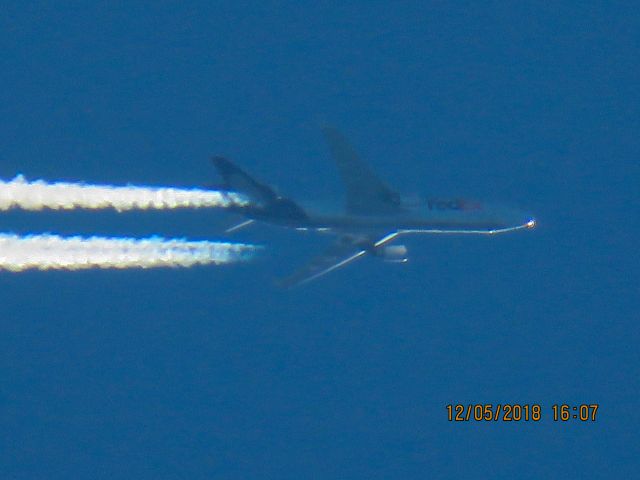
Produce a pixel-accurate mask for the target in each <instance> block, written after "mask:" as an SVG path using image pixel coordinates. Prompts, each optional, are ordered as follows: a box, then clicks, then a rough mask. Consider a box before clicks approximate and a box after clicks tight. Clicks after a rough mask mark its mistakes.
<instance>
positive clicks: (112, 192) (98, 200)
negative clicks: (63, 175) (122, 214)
mask: <svg viewBox="0 0 640 480" xmlns="http://www.w3.org/2000/svg"><path fill="white" fill-rule="evenodd" d="M246 204H247V200H246V199H245V198H244V197H243V196H242V195H239V194H236V193H233V192H222V191H217V190H203V189H198V188H192V189H186V188H171V187H140V186H134V185H129V186H124V187H117V186H112V185H87V184H84V183H70V182H56V183H47V182H45V181H44V180H36V181H31V182H30V181H27V180H26V179H25V178H24V177H23V176H22V175H18V176H16V178H14V179H13V180H11V181H9V182H7V181H4V180H0V210H8V209H10V208H22V209H24V210H41V209H43V208H50V209H55V210H57V209H65V210H67V209H72V208H88V209H98V208H115V209H116V210H118V211H123V210H132V209H142V210H145V209H169V208H181V207H182V208H185V207H191V208H198V207H229V206H243V205H246Z"/></svg>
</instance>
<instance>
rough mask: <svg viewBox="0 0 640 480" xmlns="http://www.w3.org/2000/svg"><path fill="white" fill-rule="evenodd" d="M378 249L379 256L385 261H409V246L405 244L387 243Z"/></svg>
mask: <svg viewBox="0 0 640 480" xmlns="http://www.w3.org/2000/svg"><path fill="white" fill-rule="evenodd" d="M378 250H379V253H378V256H380V257H381V258H382V260H384V261H385V262H389V263H405V262H407V261H409V258H407V247H405V246H404V245H387V246H384V247H382V248H380V249H378Z"/></svg>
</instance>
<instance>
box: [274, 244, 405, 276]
mask: <svg viewBox="0 0 640 480" xmlns="http://www.w3.org/2000/svg"><path fill="white" fill-rule="evenodd" d="M397 235H398V234H397V233H395V232H393V233H390V234H388V235H385V236H384V237H382V238H380V239H379V240H377V241H375V240H374V239H371V238H365V237H359V236H350V235H345V236H342V237H339V238H338V239H337V241H336V242H335V243H333V244H332V245H331V246H330V247H329V248H328V249H327V250H325V251H324V252H323V253H322V254H321V255H318V256H317V257H315V258H313V259H312V260H311V261H310V262H309V263H307V264H306V265H305V266H303V267H302V268H300V269H299V270H297V271H295V272H294V273H293V274H291V275H289V276H288V277H286V278H283V279H281V280H280V281H279V282H278V284H279V285H280V286H281V287H284V288H291V287H295V286H298V285H302V284H305V283H308V282H311V281H312V280H315V279H316V278H319V277H322V276H323V275H326V274H327V273H330V272H332V271H334V270H337V269H338V268H341V267H344V266H345V265H348V264H350V263H351V262H353V261H355V260H357V259H358V258H361V257H363V256H365V255H366V254H367V253H372V252H373V253H374V254H375V252H376V251H377V250H376V249H378V248H379V247H382V246H384V245H386V244H387V243H388V242H390V241H391V240H393V239H394V238H395V237H396V236H397ZM376 238H378V237H376Z"/></svg>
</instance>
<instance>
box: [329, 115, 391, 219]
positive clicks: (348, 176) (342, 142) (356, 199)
mask: <svg viewBox="0 0 640 480" xmlns="http://www.w3.org/2000/svg"><path fill="white" fill-rule="evenodd" d="M322 132H323V133H324V136H325V139H326V141H327V143H328V145H329V149H330V150H331V155H332V156H333V159H334V160H335V162H336V165H337V167H338V170H339V171H340V176H341V177H342V180H343V182H344V185H345V189H346V194H347V211H348V212H349V213H354V214H358V215H377V214H389V213H394V212H398V211H400V210H401V209H402V208H401V202H400V197H399V195H398V194H397V193H396V192H394V191H393V190H391V189H390V188H389V187H388V186H387V185H385V184H384V182H382V181H381V180H380V179H379V178H378V176H377V175H376V174H375V173H374V172H373V171H372V170H371V169H370V168H369V167H368V166H367V165H366V164H365V163H364V162H363V161H362V160H361V159H360V158H359V156H358V154H357V152H356V151H355V149H354V148H353V147H352V146H351V145H350V144H349V142H348V141H347V140H346V138H345V137H344V136H343V135H342V134H341V133H340V132H339V131H338V130H336V129H335V128H333V127H329V126H325V127H323V128H322Z"/></svg>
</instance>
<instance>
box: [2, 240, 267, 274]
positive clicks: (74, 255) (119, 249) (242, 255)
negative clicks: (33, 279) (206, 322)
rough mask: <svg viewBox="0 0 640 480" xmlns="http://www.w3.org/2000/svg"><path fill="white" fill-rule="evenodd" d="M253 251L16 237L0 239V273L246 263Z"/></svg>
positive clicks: (213, 244)
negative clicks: (8, 271) (4, 271)
mask: <svg viewBox="0 0 640 480" xmlns="http://www.w3.org/2000/svg"><path fill="white" fill-rule="evenodd" d="M258 248H259V247H256V246H254V245H246V244H237V243H221V242H220V243H219V242H209V241H197V242H189V241H186V240H179V239H163V238H159V237H151V238H143V239H134V238H108V237H88V238H87V237H61V236H58V235H50V234H43V235H27V236H19V235H13V234H7V233H0V269H4V270H11V271H14V272H20V271H22V270H26V269H30V268H35V269H38V270H48V269H64V270H80V269H87V268H136V267H137V268H151V267H190V266H192V265H205V264H220V263H230V262H236V261H242V260H247V259H249V258H250V257H251V255H252V253H253V252H255V250H256V249H258Z"/></svg>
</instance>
